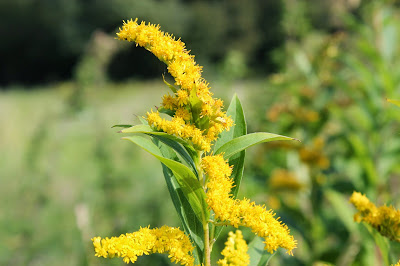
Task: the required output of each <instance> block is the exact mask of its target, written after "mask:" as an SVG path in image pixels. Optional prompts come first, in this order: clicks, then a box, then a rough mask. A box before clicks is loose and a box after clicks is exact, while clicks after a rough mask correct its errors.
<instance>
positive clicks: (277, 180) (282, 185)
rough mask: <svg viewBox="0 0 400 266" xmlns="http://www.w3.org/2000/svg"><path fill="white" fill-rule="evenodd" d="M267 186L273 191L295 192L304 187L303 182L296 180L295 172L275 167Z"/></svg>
mask: <svg viewBox="0 0 400 266" xmlns="http://www.w3.org/2000/svg"><path fill="white" fill-rule="evenodd" d="M269 186H270V188H271V189H272V190H275V191H278V190H279V191H282V190H290V191H294V192H295V191H299V190H301V189H303V188H304V184H302V183H301V182H300V181H299V180H298V178H297V177H296V176H295V174H294V173H293V172H290V171H288V170H285V169H276V170H275V171H273V172H272V175H271V178H270V179H269Z"/></svg>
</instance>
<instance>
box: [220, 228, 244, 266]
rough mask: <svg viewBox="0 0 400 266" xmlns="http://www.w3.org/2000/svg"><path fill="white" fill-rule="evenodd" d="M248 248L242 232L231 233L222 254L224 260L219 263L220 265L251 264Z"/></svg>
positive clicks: (240, 265) (242, 265)
mask: <svg viewBox="0 0 400 266" xmlns="http://www.w3.org/2000/svg"><path fill="white" fill-rule="evenodd" d="M248 249H249V248H248V246H247V244H246V241H245V240H244V239H243V235H242V231H240V230H236V232H235V233H233V232H229V237H228V240H227V241H226V242H225V248H224V249H223V250H222V252H221V254H222V255H223V256H224V259H221V260H219V261H218V265H221V266H225V265H230V266H245V265H249V264H250V256H249V255H248V254H247V251H248Z"/></svg>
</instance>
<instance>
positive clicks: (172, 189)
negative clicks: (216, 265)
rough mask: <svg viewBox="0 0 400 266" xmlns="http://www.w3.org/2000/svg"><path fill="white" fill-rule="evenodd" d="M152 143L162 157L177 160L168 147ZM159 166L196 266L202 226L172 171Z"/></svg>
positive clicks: (198, 259) (157, 141) (200, 254)
mask: <svg viewBox="0 0 400 266" xmlns="http://www.w3.org/2000/svg"><path fill="white" fill-rule="evenodd" d="M153 142H154V143H155V144H156V145H157V146H158V148H159V149H160V151H161V153H162V155H163V156H164V157H166V158H168V159H171V160H175V161H176V160H178V157H177V156H176V153H175V152H174V151H173V150H172V149H171V148H170V147H168V146H167V145H165V144H164V143H162V142H160V141H159V140H158V139H154V140H153ZM161 165H162V168H163V174H164V178H165V182H166V183H167V188H168V191H169V193H170V196H171V199H172V203H173V204H174V207H175V209H176V212H177V214H178V217H179V219H180V221H181V223H182V227H183V230H184V231H185V233H186V235H188V236H189V237H190V239H191V241H192V243H193V244H194V245H195V249H194V251H193V255H194V257H195V259H196V262H195V263H196V265H198V264H200V263H201V262H202V261H203V257H202V255H203V250H204V242H203V236H204V231H203V225H202V223H201V222H200V221H199V219H198V218H197V216H196V214H195V213H194V211H193V209H192V207H191V206H190V203H189V201H188V200H187V198H186V197H185V194H184V193H183V191H182V188H181V187H180V185H179V183H178V182H177V181H176V178H175V176H174V174H173V173H172V171H171V170H170V169H169V168H168V167H166V166H165V165H164V164H162V163H161Z"/></svg>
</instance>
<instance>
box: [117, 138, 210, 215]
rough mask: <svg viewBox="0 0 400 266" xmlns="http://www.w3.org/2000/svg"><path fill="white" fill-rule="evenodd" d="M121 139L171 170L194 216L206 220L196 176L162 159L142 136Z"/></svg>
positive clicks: (159, 153)
mask: <svg viewBox="0 0 400 266" xmlns="http://www.w3.org/2000/svg"><path fill="white" fill-rule="evenodd" d="M122 139H126V140H129V141H131V142H133V143H135V144H136V145H138V146H139V147H141V148H143V149H144V150H146V151H147V152H149V153H150V154H151V155H153V156H154V157H156V158H157V159H158V160H159V161H161V162H162V163H163V164H164V165H165V166H167V167H168V168H169V169H171V171H172V173H173V174H174V176H175V177H176V180H177V181H178V183H179V185H180V187H181V188H182V191H183V193H184V195H185V197H186V198H187V200H188V202H189V203H190V206H191V207H192V209H193V211H194V212H195V214H196V216H197V217H198V218H199V220H200V221H202V222H205V221H207V220H208V218H209V212H208V209H207V203H206V201H205V197H206V194H205V193H204V190H203V188H202V187H201V185H200V182H199V181H198V180H197V177H196V175H195V174H194V173H193V172H192V170H190V168H188V167H187V166H186V165H184V164H182V163H180V162H176V161H174V160H171V159H168V158H165V157H163V155H162V154H161V152H160V150H159V148H158V147H157V146H156V145H155V144H154V143H153V142H152V141H151V140H150V139H148V138H146V137H144V136H141V135H135V136H130V137H124V138H122Z"/></svg>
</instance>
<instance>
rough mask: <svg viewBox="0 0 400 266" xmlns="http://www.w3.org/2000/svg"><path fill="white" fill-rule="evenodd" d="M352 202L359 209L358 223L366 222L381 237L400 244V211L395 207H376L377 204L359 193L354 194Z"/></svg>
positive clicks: (355, 218)
mask: <svg viewBox="0 0 400 266" xmlns="http://www.w3.org/2000/svg"><path fill="white" fill-rule="evenodd" d="M350 202H351V203H352V204H353V205H354V206H355V207H356V208H357V210H358V213H356V214H355V215H354V220H355V221H356V222H361V221H362V222H366V223H368V224H370V225H371V226H372V227H374V228H375V229H376V230H377V231H378V232H379V233H380V234H381V235H383V236H385V237H387V238H389V239H390V240H394V241H397V242H400V210H396V209H395V208H394V207H393V206H381V207H376V206H375V204H373V203H372V202H370V201H369V199H368V198H367V197H366V196H365V195H362V194H361V193H359V192H353V194H352V195H351V197H350Z"/></svg>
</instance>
